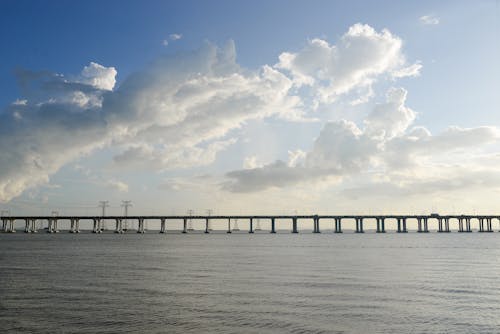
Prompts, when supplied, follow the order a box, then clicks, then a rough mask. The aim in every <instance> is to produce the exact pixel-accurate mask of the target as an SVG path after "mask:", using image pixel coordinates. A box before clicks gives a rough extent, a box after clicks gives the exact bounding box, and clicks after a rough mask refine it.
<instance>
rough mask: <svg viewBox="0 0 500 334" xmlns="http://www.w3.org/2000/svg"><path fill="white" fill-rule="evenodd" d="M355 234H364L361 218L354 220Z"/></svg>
mask: <svg viewBox="0 0 500 334" xmlns="http://www.w3.org/2000/svg"><path fill="white" fill-rule="evenodd" d="M356 233H365V231H364V229H363V218H361V217H358V218H356Z"/></svg>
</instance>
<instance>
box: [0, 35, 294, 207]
mask: <svg viewBox="0 0 500 334" xmlns="http://www.w3.org/2000/svg"><path fill="white" fill-rule="evenodd" d="M116 74H117V71H116V70H115V69H114V68H112V67H105V66H102V65H100V64H97V63H94V62H92V63H90V64H89V65H88V66H86V67H84V69H83V70H82V72H81V73H80V74H78V75H69V76H64V75H60V74H55V73H47V72H31V71H18V73H17V76H18V81H19V83H20V87H21V88H22V92H23V96H22V97H21V99H19V100H18V101H16V102H15V103H13V104H12V105H10V106H8V107H7V108H6V109H5V110H4V111H3V112H2V113H1V114H0V150H1V153H0V164H1V166H0V167H1V168H0V201H8V200H10V199H11V198H13V197H15V196H18V195H19V194H21V193H22V192H23V191H24V190H25V189H27V188H29V187H33V186H36V185H39V184H42V183H45V182H47V181H48V179H49V177H50V175H52V174H53V173H55V172H56V171H57V170H59V169H60V168H61V167H62V166H64V165H65V164H67V163H68V162H71V161H74V160H76V159H78V158H80V157H82V156H83V155H85V154H89V153H91V152H92V151H93V150H95V149H96V148H99V147H105V146H109V145H114V147H116V148H118V149H121V150H122V151H123V152H122V153H120V154H119V155H118V156H117V157H116V158H115V161H116V163H117V164H119V165H121V166H123V165H128V164H130V165H131V166H134V167H136V166H137V165H143V166H148V167H149V166H151V165H154V166H155V167H154V168H157V169H164V168H183V167H190V166H193V165H203V164H207V163H210V162H212V161H213V160H214V159H215V156H216V154H217V152H218V151H220V150H222V149H225V148H226V147H227V146H228V145H230V144H232V143H234V142H235V139H232V138H228V139H225V140H223V141H220V140H217V139H218V138H221V137H224V136H225V135H226V134H227V133H228V131H230V130H231V129H235V128H238V127H241V126H242V125H243V124H244V123H245V122H246V121H248V120H251V119H258V118H264V117H271V116H276V117H282V118H286V119H294V118H300V117H301V115H300V111H299V110H298V109H297V106H298V104H299V103H300V99H298V98H297V97H295V96H293V94H289V89H290V87H291V86H292V82H291V80H290V79H289V78H287V77H286V76H285V75H283V74H282V73H280V72H279V71H277V70H275V69H273V68H271V67H269V66H263V67H262V68H261V69H259V70H257V71H249V70H245V69H242V68H240V66H239V65H238V64H237V63H236V53H235V47H234V43H233V42H232V41H230V42H228V44H227V45H226V46H225V47H224V48H222V49H221V48H218V47H216V46H215V45H212V44H210V43H206V44H205V45H204V46H203V47H201V48H200V49H199V50H196V51H194V52H191V53H187V54H179V55H174V56H164V57H161V58H159V59H157V60H156V61H154V62H153V63H151V64H149V65H148V66H147V67H146V68H145V69H143V70H142V71H139V72H137V73H135V74H133V75H131V76H130V77H129V78H127V79H126V80H125V81H124V82H123V83H122V84H121V85H120V87H119V88H117V89H114V85H115V82H116V81H115V76H116ZM113 89H114V90H113Z"/></svg>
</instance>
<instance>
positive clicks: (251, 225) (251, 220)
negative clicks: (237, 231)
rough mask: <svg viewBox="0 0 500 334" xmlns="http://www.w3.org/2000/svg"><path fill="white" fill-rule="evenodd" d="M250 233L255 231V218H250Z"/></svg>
mask: <svg viewBox="0 0 500 334" xmlns="http://www.w3.org/2000/svg"><path fill="white" fill-rule="evenodd" d="M248 233H253V218H250V228H249V229H248Z"/></svg>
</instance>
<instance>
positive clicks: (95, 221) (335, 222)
mask: <svg viewBox="0 0 500 334" xmlns="http://www.w3.org/2000/svg"><path fill="white" fill-rule="evenodd" d="M0 219H1V222H2V230H1V231H2V232H5V233H14V232H16V228H15V223H16V222H18V221H21V222H23V223H24V232H25V233H36V232H38V231H39V229H41V228H39V227H37V225H38V224H37V222H42V223H44V224H45V223H46V225H47V228H44V229H43V230H45V231H46V232H47V233H57V232H59V231H60V230H59V228H58V223H59V222H62V221H66V222H69V223H70V224H69V229H68V230H67V231H68V232H70V233H80V222H81V221H87V222H91V223H92V232H93V233H102V232H103V231H104V222H105V221H108V222H109V221H112V222H114V225H115V227H114V232H115V233H125V232H126V231H127V229H126V228H125V227H124V222H125V221H135V222H136V223H137V229H135V230H136V231H137V233H145V232H146V228H145V224H144V223H145V221H157V222H159V223H160V229H159V233H166V232H167V227H169V226H170V223H171V222H172V223H173V222H175V221H177V222H182V230H181V231H182V233H188V232H189V231H190V230H191V229H188V221H189V220H191V221H192V220H198V221H202V222H204V226H205V229H204V232H205V233H210V231H211V228H210V222H211V221H221V220H223V221H227V230H226V232H227V233H232V232H233V231H235V230H236V229H235V226H234V223H235V222H236V221H237V220H240V221H241V220H245V221H247V222H248V233H254V232H255V231H256V230H257V229H258V230H260V228H255V226H254V225H255V224H254V223H255V221H258V224H259V225H260V222H261V221H264V222H265V223H266V224H268V225H267V226H268V227H269V232H270V233H276V230H277V229H276V222H277V221H278V220H280V222H281V223H283V222H282V221H283V220H285V221H288V224H289V225H288V228H289V229H290V231H291V233H299V223H301V222H304V221H309V222H312V223H313V233H321V228H320V222H322V223H323V225H322V226H323V228H324V227H325V226H327V225H326V224H328V225H329V226H330V227H331V230H332V231H333V232H334V233H342V232H343V229H342V223H343V222H344V223H345V222H346V221H351V222H354V223H355V226H356V228H355V232H356V233H364V231H365V227H366V226H367V225H368V224H370V226H373V227H374V228H376V232H377V233H385V232H386V231H387V229H386V222H388V221H391V222H393V223H396V225H395V226H396V227H397V228H394V231H396V232H398V233H407V232H408V230H409V229H408V227H407V222H408V221H410V220H412V221H414V222H416V223H417V224H416V226H417V229H416V232H420V233H428V232H429V231H430V230H429V225H428V223H429V220H433V221H437V230H436V231H437V232H451V230H452V227H453V226H454V227H455V228H454V230H456V231H457V232H472V231H473V230H475V231H476V230H477V231H478V232H493V221H498V223H499V225H500V215H438V214H430V215H220V216H212V215H210V216H199V215H198V216H193V215H189V216H185V215H182V216H176V215H174V216H9V217H5V216H4V217H1V218H0ZM232 222H233V227H232V225H231V223H232ZM238 230H239V229H238Z"/></svg>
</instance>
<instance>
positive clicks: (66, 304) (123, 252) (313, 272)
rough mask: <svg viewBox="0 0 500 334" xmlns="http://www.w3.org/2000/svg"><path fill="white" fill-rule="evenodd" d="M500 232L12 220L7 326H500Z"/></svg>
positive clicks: (63, 329)
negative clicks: (164, 228)
mask: <svg viewBox="0 0 500 334" xmlns="http://www.w3.org/2000/svg"><path fill="white" fill-rule="evenodd" d="M499 315H500V233H498V232H497V233H463V234H462V233H456V232H454V233H442V234H438V233H428V234H418V233H408V234H397V233H386V234H375V233H365V234H354V233H348V232H346V233H343V234H337V235H336V234H333V233H321V234H312V233H310V232H303V233H300V234H298V235H293V234H290V233H289V232H285V231H283V232H282V233H278V234H275V235H271V234H269V233H265V232H262V233H256V234H253V235H249V234H248V233H244V232H241V233H233V234H230V235H228V234H226V233H222V232H221V233H211V234H209V235H204V234H202V233H191V234H186V235H183V234H180V233H170V234H166V235H160V234H157V233H153V232H150V233H146V234H145V235H137V234H135V233H130V234H125V235H115V234H112V233H104V234H101V235H95V234H89V233H82V234H78V235H74V234H68V233H62V232H61V233H59V234H46V233H38V234H32V235H27V234H24V233H16V234H0V332H1V333H500V316H499Z"/></svg>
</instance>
